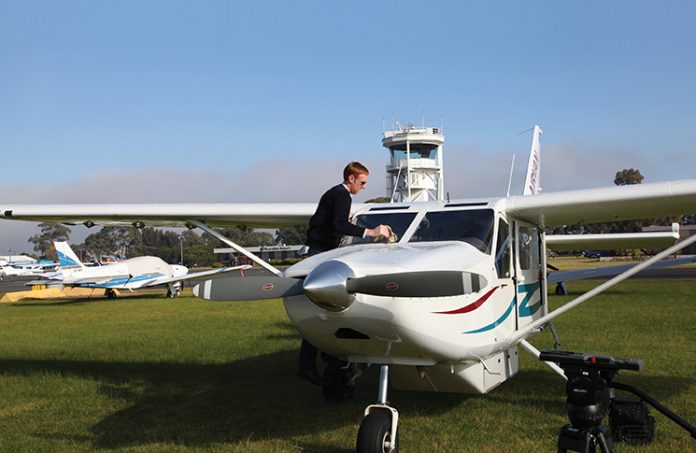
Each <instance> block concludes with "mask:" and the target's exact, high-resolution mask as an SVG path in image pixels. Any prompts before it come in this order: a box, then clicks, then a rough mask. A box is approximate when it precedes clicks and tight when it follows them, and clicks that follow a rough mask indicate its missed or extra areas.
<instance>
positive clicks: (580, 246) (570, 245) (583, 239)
mask: <svg viewBox="0 0 696 453" xmlns="http://www.w3.org/2000/svg"><path fill="white" fill-rule="evenodd" d="M678 240H679V231H678V225H677V231H674V230H673V231H666V232H656V233H616V234H558V235H556V234H547V235H546V245H547V247H548V248H550V249H553V250H616V249H663V248H666V247H669V246H670V245H674V244H676V242H677V241H678Z"/></svg>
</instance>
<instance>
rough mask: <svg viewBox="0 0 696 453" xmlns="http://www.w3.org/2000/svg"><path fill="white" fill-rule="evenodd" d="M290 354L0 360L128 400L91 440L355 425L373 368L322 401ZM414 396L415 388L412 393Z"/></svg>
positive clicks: (239, 435)
mask: <svg viewBox="0 0 696 453" xmlns="http://www.w3.org/2000/svg"><path fill="white" fill-rule="evenodd" d="M296 358H297V351H295V350H292V351H281V352H276V353H273V354H269V355H265V356H258V357H253V358H249V359H244V360H239V361H235V362H231V363H226V364H215V365H204V364H191V363H181V364H176V363H148V362H146V363H142V362H141V363H131V362H94V361H62V360H56V361H52V360H26V361H24V360H0V374H2V375H16V374H19V375H34V374H45V373H56V374H61V375H70V376H77V377H82V378H87V379H94V380H96V381H98V382H99V383H100V384H101V387H100V389H99V392H100V394H101V395H102V396H103V397H106V398H110V399H115V400H123V401H125V402H127V407H126V408H124V409H122V410H120V411H117V412H114V413H112V414H110V415H108V416H106V417H105V418H103V419H102V420H101V421H99V422H98V423H97V424H96V425H94V426H93V427H92V428H91V432H92V434H94V436H95V437H96V440H95V441H94V445H93V447H94V448H122V447H135V446H139V445H147V444H150V443H156V442H164V443H174V444H179V445H186V446H192V447H194V446H195V447H207V446H211V445H213V444H219V443H226V442H231V443H236V442H240V441H241V442H246V441H249V440H266V439H271V440H272V439H277V440H284V439H288V438H291V437H293V436H299V435H303V434H310V433H321V432H326V431H331V430H335V429H337V428H341V427H345V426H346V425H347V424H354V425H355V426H356V432H357V426H358V424H359V423H360V421H361V419H362V413H363V410H364V408H365V406H366V405H368V404H371V403H373V402H374V399H375V397H376V394H377V374H378V370H377V373H374V372H372V371H373V370H370V371H371V373H369V374H368V375H367V376H365V377H364V378H363V379H361V380H360V382H358V385H357V388H356V392H355V398H354V399H353V401H350V402H348V403H345V404H340V405H327V404H326V403H325V402H324V400H323V398H322V396H321V389H320V388H319V387H316V386H313V385H311V384H309V383H306V382H305V381H303V380H300V379H299V378H297V377H295V374H294V369H295V361H296ZM411 395H412V394H411ZM422 395H423V396H425V395H426V394H422ZM420 398H421V394H418V395H417V398H416V399H417V400H419V399H420ZM402 399H404V400H405V401H408V399H407V398H399V400H402ZM433 401H435V403H434V404H433ZM458 401H459V400H458V399H454V400H453V399H452V398H451V396H450V398H442V399H440V398H436V399H435V400H429V402H428V404H427V405H429V406H430V408H431V409H432V410H434V411H435V412H438V411H441V410H446V409H447V408H450V407H452V406H453V405H455V404H457V402H458ZM95 404H98V402H97V401H96V400H95ZM404 409H406V407H404ZM420 409H422V405H421V406H420ZM46 437H47V438H51V439H53V438H55V439H59V437H55V436H53V435H47V436H46ZM74 440H77V441H83V439H74ZM296 442H298V443H300V446H301V447H302V448H303V449H304V451H327V446H326V445H325V446H322V447H319V446H317V445H314V446H312V445H302V444H301V441H296ZM311 442H316V440H312V441H311ZM335 451H337V452H339V451H351V450H350V449H349V450H340V449H339V450H335Z"/></svg>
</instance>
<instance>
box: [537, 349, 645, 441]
mask: <svg viewBox="0 0 696 453" xmlns="http://www.w3.org/2000/svg"><path fill="white" fill-rule="evenodd" d="M539 360H543V361H547V362H556V363H557V364H558V366H560V367H561V368H563V371H564V372H565V375H566V377H567V378H568V382H567V384H566V403H567V410H568V418H569V419H570V423H571V424H572V425H573V426H574V427H575V428H577V429H579V430H585V429H590V428H595V427H597V426H599V425H600V424H601V423H602V419H603V418H604V416H605V415H606V413H607V410H608V409H609V404H610V402H611V392H610V388H611V386H612V382H613V380H614V378H615V377H616V375H617V374H618V372H619V370H634V371H639V370H640V369H641V368H643V361H642V360H622V359H615V358H613V357H611V356H605V355H592V354H584V353H581V352H568V351H553V350H546V351H542V352H541V354H540V356H539Z"/></svg>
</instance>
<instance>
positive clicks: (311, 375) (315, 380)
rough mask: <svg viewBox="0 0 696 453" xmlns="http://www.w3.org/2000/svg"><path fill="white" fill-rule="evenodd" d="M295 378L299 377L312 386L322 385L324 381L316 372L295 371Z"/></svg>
mask: <svg viewBox="0 0 696 453" xmlns="http://www.w3.org/2000/svg"><path fill="white" fill-rule="evenodd" d="M297 377H301V378H302V379H305V380H307V381H309V382H311V383H312V384H314V385H324V379H322V377H321V376H320V375H319V373H317V370H297Z"/></svg>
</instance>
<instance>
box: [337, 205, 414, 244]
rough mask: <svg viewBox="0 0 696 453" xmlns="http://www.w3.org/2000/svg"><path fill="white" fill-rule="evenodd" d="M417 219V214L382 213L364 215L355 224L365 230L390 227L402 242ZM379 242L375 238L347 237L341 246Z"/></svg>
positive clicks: (384, 240) (356, 219)
mask: <svg viewBox="0 0 696 453" xmlns="http://www.w3.org/2000/svg"><path fill="white" fill-rule="evenodd" d="M415 218H416V213H415V212H388V213H385V212H380V213H379V214H363V215H360V216H358V217H356V218H355V224H356V225H357V226H359V227H363V228H375V227H376V226H379V225H389V226H390V227H391V229H392V232H393V233H394V234H395V235H396V240H397V241H398V240H400V239H401V238H402V237H403V235H404V233H405V232H406V230H407V229H408V227H409V226H410V225H411V222H413V219H415ZM377 241H378V240H377V239H376V238H373V237H369V236H368V237H365V238H359V237H352V236H345V237H344V238H343V241H342V242H341V246H344V245H354V244H371V243H373V242H377ZM379 242H386V239H381V240H379Z"/></svg>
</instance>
